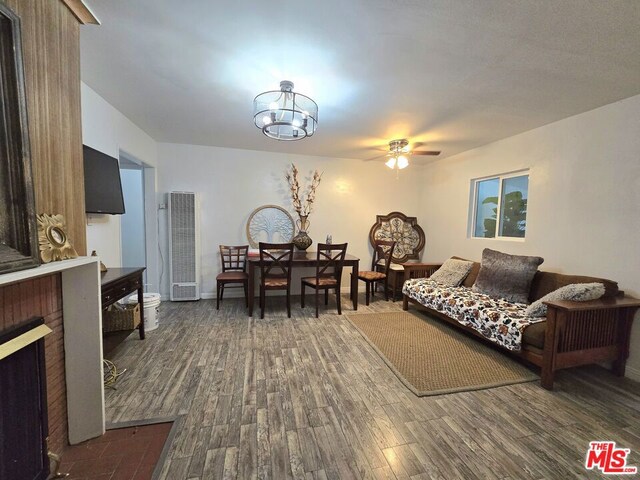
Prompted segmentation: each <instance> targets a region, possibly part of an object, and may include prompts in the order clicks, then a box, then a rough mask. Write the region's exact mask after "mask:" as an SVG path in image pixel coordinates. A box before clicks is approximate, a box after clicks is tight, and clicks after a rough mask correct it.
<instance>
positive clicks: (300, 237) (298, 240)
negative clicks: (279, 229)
mask: <svg viewBox="0 0 640 480" xmlns="http://www.w3.org/2000/svg"><path fill="white" fill-rule="evenodd" d="M296 224H297V225H298V233H297V234H296V236H295V237H293V240H292V242H293V244H294V245H295V246H296V248H297V249H298V250H306V249H307V248H309V247H310V246H311V244H312V243H313V240H311V237H310V236H309V235H307V230H308V229H309V225H310V223H309V215H300V219H299V220H296Z"/></svg>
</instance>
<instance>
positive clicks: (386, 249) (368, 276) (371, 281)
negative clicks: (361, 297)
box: [352, 240, 396, 305]
mask: <svg viewBox="0 0 640 480" xmlns="http://www.w3.org/2000/svg"><path fill="white" fill-rule="evenodd" d="M374 245H375V247H374V249H373V261H372V262H371V270H370V271H367V270H364V271H362V272H358V280H362V281H363V282H364V283H365V288H366V290H365V291H366V294H365V304H366V305H369V294H371V296H372V297H373V296H374V292H375V287H376V283H378V282H384V296H385V299H386V300H387V301H389V289H388V286H389V268H390V267H391V257H392V256H393V249H394V248H395V247H396V242H393V241H390V240H376V241H375V244H374ZM380 260H383V261H384V272H378V271H376V266H377V265H378V262H380ZM352 275H353V274H352Z"/></svg>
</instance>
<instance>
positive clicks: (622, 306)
mask: <svg viewBox="0 0 640 480" xmlns="http://www.w3.org/2000/svg"><path fill="white" fill-rule="evenodd" d="M453 258H459V257H453ZM441 265H442V264H427V263H420V264H416V263H414V264H405V265H404V284H403V291H402V293H403V309H404V310H408V308H409V305H410V304H411V305H415V306H416V307H418V308H420V309H425V310H427V311H428V312H429V313H430V314H431V316H434V317H436V318H439V319H442V320H444V321H447V322H449V323H451V324H453V325H455V326H457V327H459V328H461V329H463V330H466V331H467V332H470V333H472V334H473V335H476V336H477V337H479V338H481V339H483V340H484V341H486V342H488V343H491V344H493V345H495V346H497V347H498V348H501V349H503V350H505V351H507V352H509V353H510V354H511V355H515V356H518V357H520V358H522V359H524V360H526V361H528V362H531V363H533V364H534V365H537V366H539V367H541V383H542V386H543V387H544V388H546V389H547V390H552V389H553V383H554V376H555V372H556V371H558V370H561V369H564V368H570V367H575V366H579V365H586V364H592V363H599V362H606V361H611V362H612V371H613V372H614V373H615V374H616V375H618V376H624V371H625V365H626V361H627V357H628V356H629V340H630V334H631V326H632V323H633V318H634V315H635V313H636V311H637V309H638V308H639V307H640V301H639V300H638V299H635V298H632V297H627V296H625V295H624V292H622V291H620V290H619V289H618V284H617V283H616V282H614V281H611V280H607V279H602V278H595V277H587V276H578V275H565V274H560V273H552V272H545V271H540V270H539V271H537V273H536V274H535V276H534V277H533V281H532V283H531V287H530V291H529V302H534V301H536V300H538V299H540V298H542V297H543V296H545V295H546V294H548V293H550V292H553V291H555V290H557V289H558V288H560V287H563V286H566V285H570V284H576V283H592V282H598V283H602V284H603V285H604V287H605V293H604V296H603V297H602V298H600V299H598V300H591V301H585V302H572V301H550V302H544V303H545V304H546V305H547V314H546V318H545V317H542V318H530V317H527V315H526V313H525V309H526V305H523V304H516V303H510V302H508V301H506V300H503V299H499V298H491V297H488V296H486V295H483V294H481V293H477V292H474V291H473V290H472V289H471V288H472V286H473V285H474V283H475V281H476V278H477V277H478V273H479V272H480V266H481V265H480V263H478V262H474V263H473V266H472V268H471V270H470V272H469V273H468V275H467V276H466V278H465V279H464V281H463V283H462V285H460V286H459V287H445V286H442V285H439V284H437V283H435V282H433V281H430V280H429V277H430V276H431V275H432V274H433V273H434V272H436V271H437V270H438V269H439V268H440V267H441Z"/></svg>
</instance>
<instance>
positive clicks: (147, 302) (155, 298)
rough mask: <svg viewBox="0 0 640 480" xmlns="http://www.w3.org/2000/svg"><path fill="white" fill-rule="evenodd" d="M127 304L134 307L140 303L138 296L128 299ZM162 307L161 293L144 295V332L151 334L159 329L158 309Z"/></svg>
mask: <svg viewBox="0 0 640 480" xmlns="http://www.w3.org/2000/svg"><path fill="white" fill-rule="evenodd" d="M127 303H128V304H130V305H132V304H136V303H138V295H137V294H136V295H131V296H130V297H129V298H128V299H127ZM159 306H160V294H159V293H145V294H144V331H145V332H150V331H151V330H155V329H156V328H158V322H159V314H158V307H159Z"/></svg>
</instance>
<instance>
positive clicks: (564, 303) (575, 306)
mask: <svg viewBox="0 0 640 480" xmlns="http://www.w3.org/2000/svg"><path fill="white" fill-rule="evenodd" d="M544 303H545V305H547V308H549V307H551V308H555V309H558V310H563V311H566V312H579V311H583V310H610V309H618V308H633V307H635V308H638V307H640V299H637V298H633V297H612V298H600V299H598V300H590V301H587V302H572V301H569V300H554V301H551V302H544Z"/></svg>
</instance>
